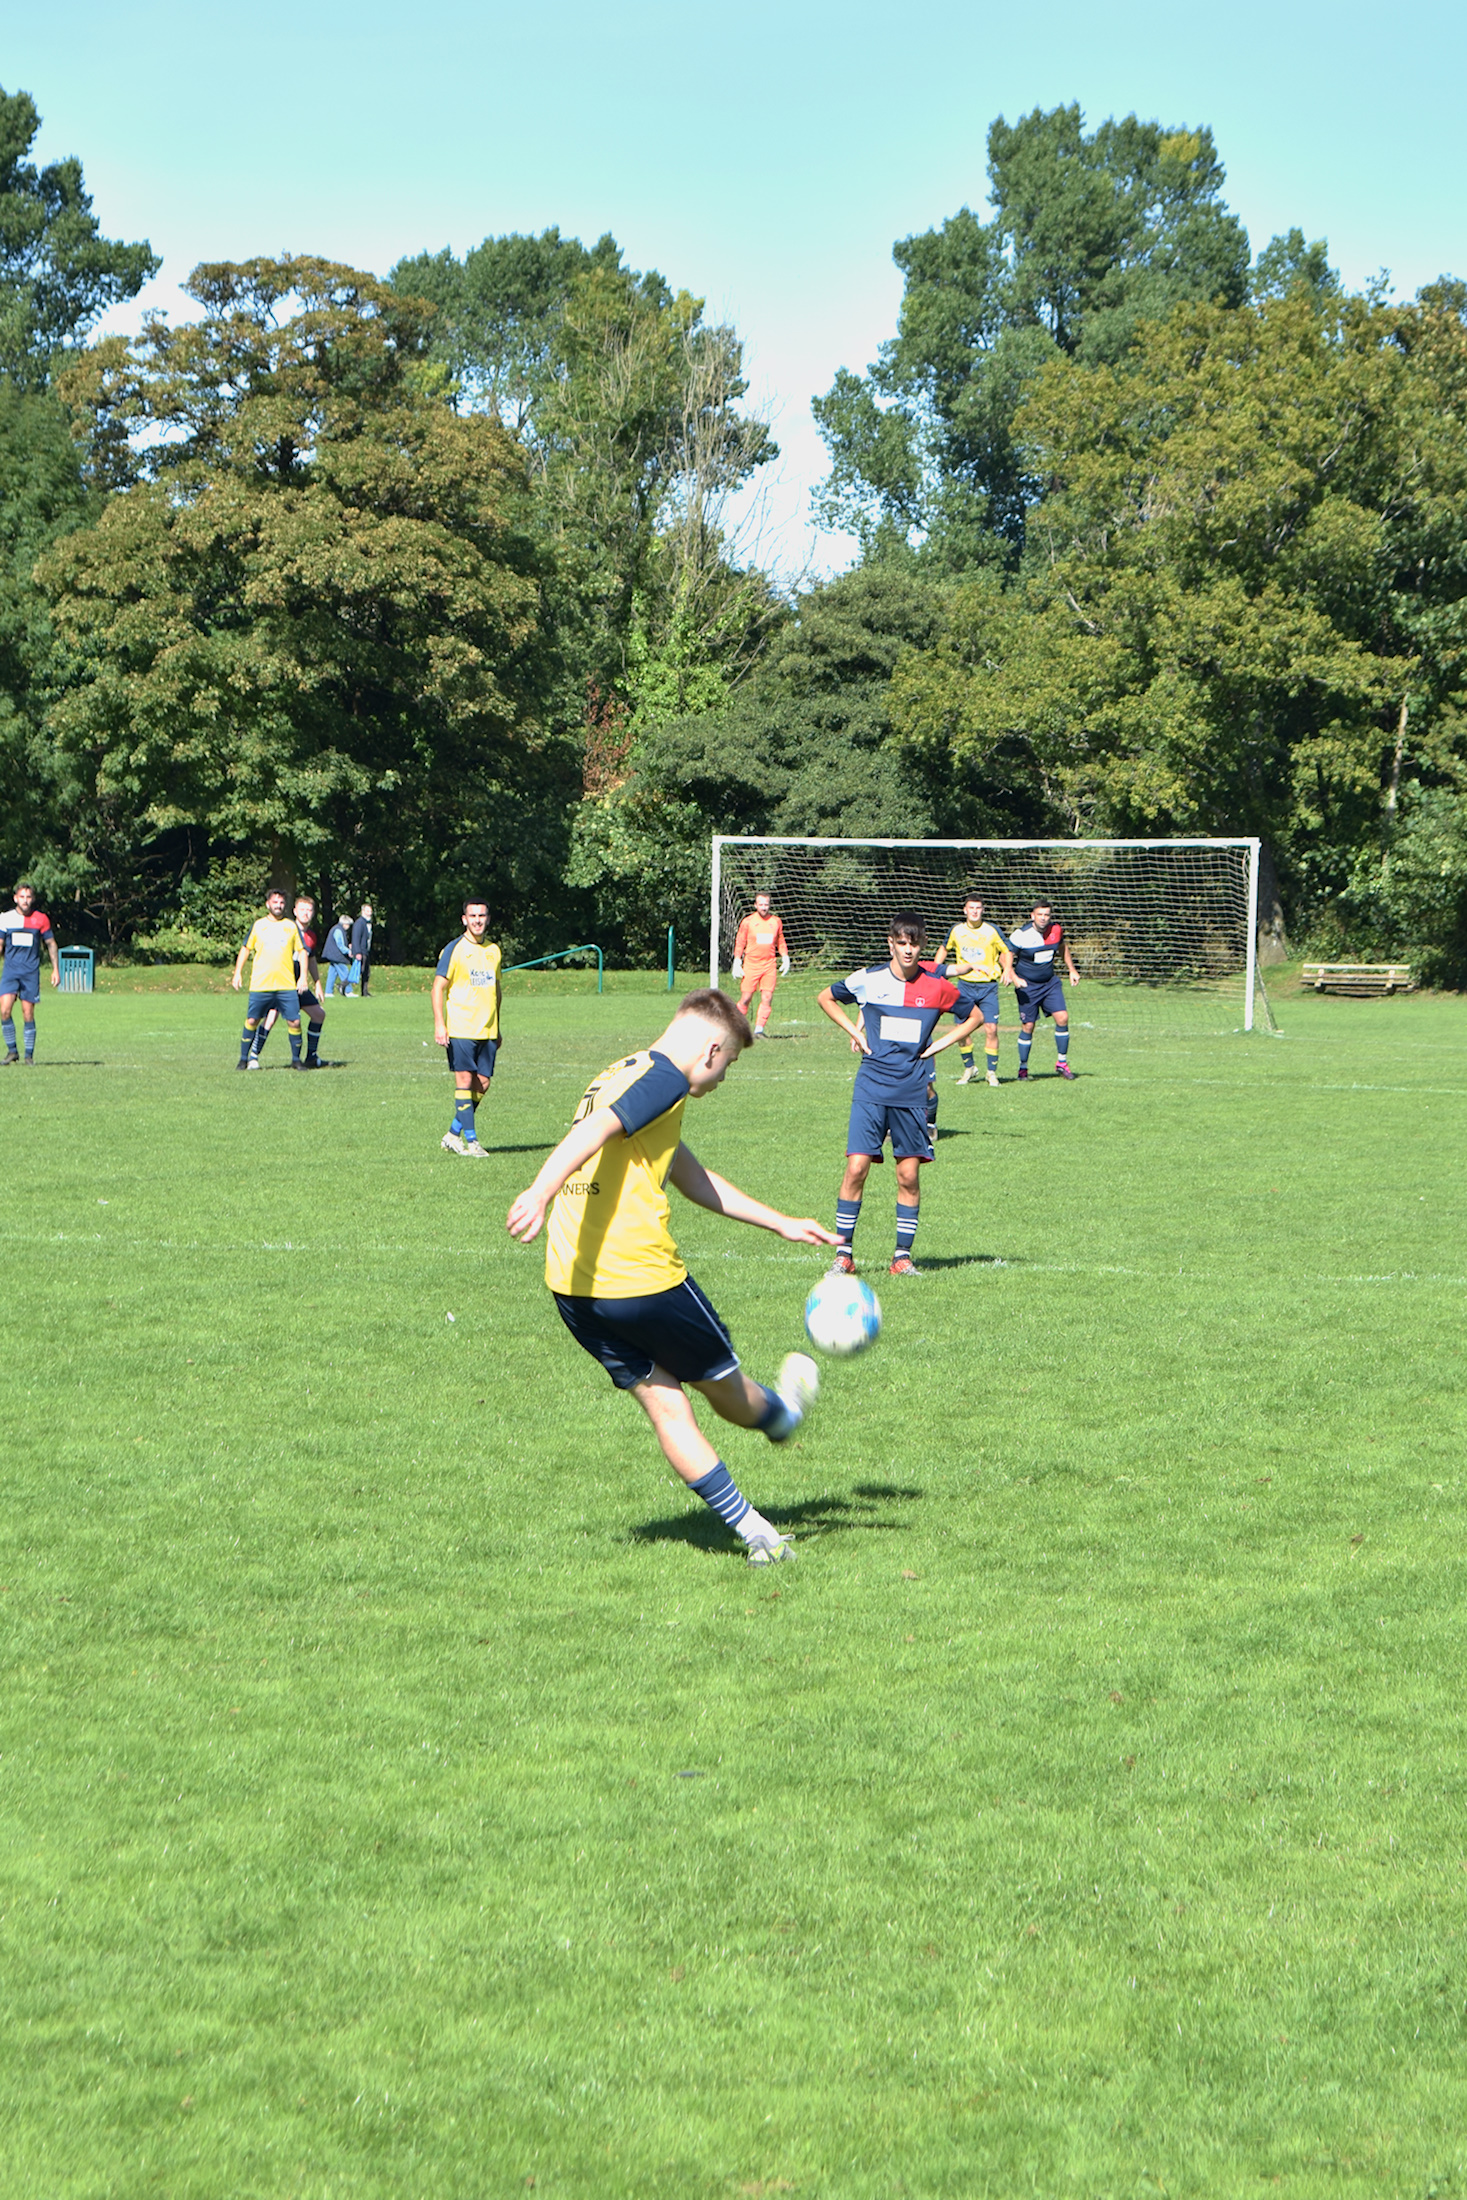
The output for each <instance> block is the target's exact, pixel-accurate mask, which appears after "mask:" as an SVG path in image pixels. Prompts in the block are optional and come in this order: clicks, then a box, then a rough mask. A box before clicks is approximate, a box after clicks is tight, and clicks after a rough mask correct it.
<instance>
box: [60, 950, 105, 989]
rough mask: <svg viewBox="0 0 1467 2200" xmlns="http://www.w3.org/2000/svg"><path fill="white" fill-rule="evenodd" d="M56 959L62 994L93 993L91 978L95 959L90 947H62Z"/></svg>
mask: <svg viewBox="0 0 1467 2200" xmlns="http://www.w3.org/2000/svg"><path fill="white" fill-rule="evenodd" d="M58 959H59V961H60V964H61V990H62V992H63V993H91V992H93V991H95V987H94V986H93V984H92V977H93V972H94V968H95V960H96V958H95V957H94V955H93V953H92V950H91V948H90V947H63V948H62V950H61V953H60V956H59V958H58Z"/></svg>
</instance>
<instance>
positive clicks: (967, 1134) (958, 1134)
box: [937, 1123, 973, 1146]
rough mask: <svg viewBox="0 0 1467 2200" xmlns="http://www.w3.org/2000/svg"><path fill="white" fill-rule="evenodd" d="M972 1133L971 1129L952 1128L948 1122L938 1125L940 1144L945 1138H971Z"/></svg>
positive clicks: (938, 1140) (938, 1141)
mask: <svg viewBox="0 0 1467 2200" xmlns="http://www.w3.org/2000/svg"><path fill="white" fill-rule="evenodd" d="M972 1135H973V1133H972V1132H971V1131H955V1130H950V1129H949V1127H948V1125H947V1124H946V1123H939V1124H938V1126H937V1143H938V1145H939V1146H940V1145H941V1144H942V1142H943V1140H944V1139H945V1138H971V1137H972Z"/></svg>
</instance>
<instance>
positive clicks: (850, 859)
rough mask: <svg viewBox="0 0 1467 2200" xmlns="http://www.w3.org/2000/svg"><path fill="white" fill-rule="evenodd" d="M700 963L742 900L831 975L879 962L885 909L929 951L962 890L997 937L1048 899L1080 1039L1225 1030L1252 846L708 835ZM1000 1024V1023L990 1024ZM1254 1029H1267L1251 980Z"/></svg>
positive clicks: (739, 913) (719, 956) (803, 958)
mask: <svg viewBox="0 0 1467 2200" xmlns="http://www.w3.org/2000/svg"><path fill="white" fill-rule="evenodd" d="M715 845H716V850H717V852H718V855H719V879H720V883H719V892H718V907H717V910H716V914H715V942H714V946H715V956H716V960H717V962H718V964H720V965H721V966H722V967H723V968H724V969H727V967H728V964H729V961H730V960H731V958H732V955H733V945H734V940H735V938H736V936H737V933H738V927H739V923H740V920H741V919H742V918H743V917H745V916H747V915H748V913H749V911H750V910H751V909H752V908H753V905H754V895H755V894H756V892H768V893H769V894H770V895H772V897H773V901H774V910H775V913H776V915H778V916H779V917H781V918H782V919H783V921H784V930H785V938H786V940H787V942H788V945H789V950H790V957H791V961H792V963H793V965H794V967H795V968H796V969H803V970H808V971H811V972H817V971H819V972H838V973H841V974H844V973H845V972H846V971H848V970H851V969H853V968H855V967H857V966H858V965H860V964H862V963H869V962H878V961H881V960H883V959H884V957H885V953H886V934H887V926H888V924H889V922H890V919H891V917H892V915H893V914H894V912H895V911H896V910H898V909H903V908H907V909H916V910H918V911H920V913H921V915H922V917H923V918H924V920H925V922H926V925H927V929H928V935H929V938H930V940H931V944H932V946H933V948H934V949H937V948H939V947H940V946H941V945H942V943H943V940H944V939H945V938H946V936H947V930H948V927H949V925H951V924H953V923H955V922H957V921H959V920H960V919H961V917H962V914H963V899H964V895H965V893H967V892H973V893H977V894H981V896H982V897H983V901H984V905H985V912H984V913H985V915H986V916H987V917H988V918H989V919H991V921H992V922H993V923H994V924H996V925H997V926H998V927H999V929H1000V930H1001V931H1003V932H1005V933H1007V932H1009V931H1011V930H1012V929H1013V928H1014V927H1015V926H1016V925H1019V924H1023V923H1025V922H1027V920H1028V917H1029V914H1030V911H1031V910H1032V909H1033V908H1034V906H1035V904H1036V903H1037V902H1041V901H1047V902H1049V903H1050V904H1051V905H1052V907H1053V909H1054V912H1055V915H1056V916H1057V917H1058V918H1059V919H1060V920H1061V921H1062V923H1063V924H1064V927H1065V931H1066V933H1067V935H1068V937H1069V943H1070V952H1071V953H1072V954H1073V956H1074V958H1075V964H1076V967H1077V968H1078V970H1079V972H1080V975H1081V978H1082V980H1084V981H1085V982H1084V986H1083V990H1082V991H1081V992H1079V993H1077V994H1076V996H1075V998H1074V1000H1073V1002H1072V1003H1071V1013H1072V1020H1073V1021H1074V1022H1075V1023H1076V1024H1078V1025H1080V1026H1081V1027H1082V1028H1083V1027H1084V1026H1085V1025H1086V1024H1091V1025H1093V1026H1094V1027H1096V1028H1111V1029H1116V1030H1121V1029H1137V1030H1147V1031H1155V1032H1157V1033H1163V1032H1176V1033H1188V1032H1192V1033H1197V1034H1202V1033H1205V1032H1219V1031H1234V1030H1239V1029H1241V1028H1242V1027H1243V1025H1244V1023H1245V1009H1246V993H1247V982H1248V923H1249V903H1248V880H1249V864H1250V858H1251V853H1252V848H1251V843H1249V842H1246V841H1245V842H1241V843H1239V842H1231V841H1202V842H1197V841H1192V842H1187V843H1173V842H1167V841H1141V842H1137V841H1096V842H1076V841H1030V842H1012V841H1010V842H993V841H969V842H963V843H954V842H938V841H920V840H910V841H836V840H798V841H794V840H792V841H773V840H738V839H721V840H719V841H718V842H717V843H716V844H715ZM1011 1014H1012V1011H1011V1010H1006V1011H1005V1012H1004V1018H1005V1021H1007V1020H1008V1019H1009V1017H1010V1015H1011ZM1253 1021H1254V1026H1255V1028H1256V1029H1259V1030H1264V1031H1271V1030H1273V1029H1274V1024H1273V1019H1272V1016H1271V1015H1270V1012H1269V1008H1268V999H1267V996H1266V994H1265V993H1264V991H1263V987H1262V984H1261V982H1258V981H1256V980H1255V986H1254V1017H1253Z"/></svg>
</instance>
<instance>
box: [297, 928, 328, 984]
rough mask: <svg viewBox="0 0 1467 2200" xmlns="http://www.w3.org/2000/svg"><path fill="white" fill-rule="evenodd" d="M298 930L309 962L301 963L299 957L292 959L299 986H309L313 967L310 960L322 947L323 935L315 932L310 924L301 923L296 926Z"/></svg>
mask: <svg viewBox="0 0 1467 2200" xmlns="http://www.w3.org/2000/svg"><path fill="white" fill-rule="evenodd" d="M296 930H297V931H298V932H299V933H300V936H301V938H302V940H303V941H304V942H305V949H306V956H307V960H306V961H305V962H302V961H301V959H300V956H299V955H293V956H292V957H291V960H292V962H293V963H294V964H295V975H296V983H297V985H298V986H301V985H309V984H310V982H311V981H310V968H311V965H310V960H309V958H310V957H311V956H312V955H314V954H315V952H316V950H317V948H318V947H319V946H320V944H321V935H320V933H319V932H313V931H312V930H311V927H310V926H309V925H308V924H301V923H299V922H297V924H296Z"/></svg>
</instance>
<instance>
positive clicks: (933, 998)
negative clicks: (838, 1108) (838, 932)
mask: <svg viewBox="0 0 1467 2200" xmlns="http://www.w3.org/2000/svg"><path fill="white" fill-rule="evenodd" d="M830 990H831V993H832V994H833V995H834V997H835V999H836V1000H838V1001H844V1002H846V1003H848V1004H849V1005H851V1006H853V1007H859V1008H860V1011H861V1023H862V1026H863V1028H864V1030H865V1033H866V1044H867V1046H868V1047H869V1048H870V1049H871V1051H870V1053H869V1054H864V1055H863V1056H862V1057H861V1066H860V1068H859V1069H858V1070H857V1072H856V1084H857V1086H858V1087H859V1086H863V1085H864V1086H865V1087H866V1089H867V1090H868V1091H869V1092H870V1093H871V1094H872V1095H873V1097H877V1096H879V1097H880V1098H881V1099H882V1100H883V1101H885V1102H887V1103H888V1104H890V1105H895V1106H914V1107H919V1106H920V1105H921V1103H922V1101H923V1099H924V1098H925V1096H926V1092H927V1079H928V1076H929V1074H930V1073H929V1069H928V1065H927V1063H926V1062H924V1061H923V1060H922V1058H921V1057H922V1049H923V1048H924V1047H925V1046H926V1045H927V1044H928V1042H929V1041H930V1040H931V1037H932V1034H933V1032H934V1031H935V1030H936V1029H937V1026H938V1024H939V1022H940V1021H941V1019H942V1018H943V1017H944V1016H946V1015H947V1014H948V1012H949V1010H951V1009H954V1008H956V1007H957V1006H958V1003H959V1001H960V1000H961V999H962V995H961V994H960V993H959V992H958V989H957V987H956V986H955V985H950V984H949V982H948V980H947V979H946V978H939V977H938V976H937V975H936V973H935V972H934V971H931V970H919V971H918V973H917V976H916V977H915V978H911V979H908V980H906V981H905V982H904V981H903V980H902V979H901V978H899V977H898V976H897V974H896V972H895V971H894V970H893V969H892V967H891V964H890V963H872V964H871V966H870V967H869V969H866V970H853V971H852V972H851V974H850V976H849V977H848V978H837V980H836V982H835V984H834V985H833V986H832V987H831V989H830Z"/></svg>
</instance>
